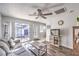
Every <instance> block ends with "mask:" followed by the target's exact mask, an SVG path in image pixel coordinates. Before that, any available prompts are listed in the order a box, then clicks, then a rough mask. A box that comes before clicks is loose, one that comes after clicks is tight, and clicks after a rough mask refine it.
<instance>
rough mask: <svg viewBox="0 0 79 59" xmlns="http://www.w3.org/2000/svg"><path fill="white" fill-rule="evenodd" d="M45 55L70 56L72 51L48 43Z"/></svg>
mask: <svg viewBox="0 0 79 59" xmlns="http://www.w3.org/2000/svg"><path fill="white" fill-rule="evenodd" d="M47 56H72V51H71V50H70V49H67V48H64V47H60V48H58V47H55V46H53V45H48V48H47Z"/></svg>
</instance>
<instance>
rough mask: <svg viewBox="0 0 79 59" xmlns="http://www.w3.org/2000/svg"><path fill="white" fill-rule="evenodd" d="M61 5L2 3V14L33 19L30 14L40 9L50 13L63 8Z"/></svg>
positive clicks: (0, 7)
mask: <svg viewBox="0 0 79 59" xmlns="http://www.w3.org/2000/svg"><path fill="white" fill-rule="evenodd" d="M61 5H63V4H61V3H0V13H2V14H3V15H6V16H11V17H16V18H22V19H32V17H31V16H28V15H29V14H33V13H34V12H35V11H36V10H37V9H38V8H40V9H42V10H43V11H48V10H50V9H53V8H55V7H58V6H61Z"/></svg>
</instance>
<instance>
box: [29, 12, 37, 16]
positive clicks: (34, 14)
mask: <svg viewBox="0 0 79 59" xmlns="http://www.w3.org/2000/svg"><path fill="white" fill-rule="evenodd" d="M29 16H37V14H36V12H34V13H33V14H29Z"/></svg>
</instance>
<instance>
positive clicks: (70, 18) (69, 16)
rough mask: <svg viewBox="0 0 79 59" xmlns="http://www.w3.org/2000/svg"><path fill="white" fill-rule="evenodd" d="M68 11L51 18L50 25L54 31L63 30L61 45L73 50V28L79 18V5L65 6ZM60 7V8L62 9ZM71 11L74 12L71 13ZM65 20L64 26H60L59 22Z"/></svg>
mask: <svg viewBox="0 0 79 59" xmlns="http://www.w3.org/2000/svg"><path fill="white" fill-rule="evenodd" d="M61 7H66V8H67V11H66V12H65V13H62V14H59V15H53V16H51V17H50V18H49V23H50V25H51V28H52V29H61V35H62V39H61V45H62V46H64V47H67V48H71V49H73V30H72V27H73V26H75V25H76V23H77V22H76V17H77V16H79V4H65V5H64V6H61ZM61 7H60V8H61ZM70 10H74V12H72V13H70ZM59 20H63V21H64V24H63V25H62V26H59V25H58V21H59Z"/></svg>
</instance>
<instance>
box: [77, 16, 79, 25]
mask: <svg viewBox="0 0 79 59" xmlns="http://www.w3.org/2000/svg"><path fill="white" fill-rule="evenodd" d="M77 25H78V26H79V16H78V17H77Z"/></svg>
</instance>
